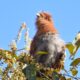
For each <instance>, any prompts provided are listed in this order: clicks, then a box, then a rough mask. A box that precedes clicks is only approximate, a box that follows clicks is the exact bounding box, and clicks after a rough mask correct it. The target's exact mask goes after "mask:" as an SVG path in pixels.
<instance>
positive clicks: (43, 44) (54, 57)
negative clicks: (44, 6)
mask: <svg viewBox="0 0 80 80" xmlns="http://www.w3.org/2000/svg"><path fill="white" fill-rule="evenodd" d="M35 25H36V33H35V36H34V37H33V40H32V42H31V45H30V55H31V56H33V57H34V59H35V60H36V62H38V63H41V64H42V65H43V66H45V67H50V68H53V69H60V70H61V69H62V67H63V66H64V59H65V41H64V40H63V39H62V38H61V37H60V34H59V32H58V30H57V29H56V28H55V26H54V22H53V19H52V16H51V14H50V13H49V12H45V11H41V12H38V13H37V14H36V21H35ZM38 52H43V54H38ZM44 52H46V53H45V54H44Z"/></svg>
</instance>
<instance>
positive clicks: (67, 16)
mask: <svg viewBox="0 0 80 80" xmlns="http://www.w3.org/2000/svg"><path fill="white" fill-rule="evenodd" d="M41 10H43V11H48V12H50V13H51V14H52V16H53V19H54V24H55V27H56V28H57V29H58V31H59V33H60V35H61V37H62V38H63V39H64V40H65V42H70V41H72V40H73V39H74V37H75V35H76V34H77V32H78V31H79V30H80V0H1V1H0V48H4V49H8V44H9V43H10V41H11V40H12V39H14V38H15V37H16V35H17V32H18V30H19V28H20V25H21V24H22V23H23V22H26V24H27V27H29V33H30V37H31V38H33V36H34V34H35V32H36V29H35V19H36V13H37V12H39V11H41Z"/></svg>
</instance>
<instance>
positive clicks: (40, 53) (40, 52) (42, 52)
mask: <svg viewBox="0 0 80 80" xmlns="http://www.w3.org/2000/svg"><path fill="white" fill-rule="evenodd" d="M36 54H39V55H42V54H48V52H45V51H39V52H37V53H36Z"/></svg>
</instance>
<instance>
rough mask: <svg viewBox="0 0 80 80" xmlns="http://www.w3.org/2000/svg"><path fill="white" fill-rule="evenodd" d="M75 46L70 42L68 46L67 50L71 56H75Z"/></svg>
mask: <svg viewBox="0 0 80 80" xmlns="http://www.w3.org/2000/svg"><path fill="white" fill-rule="evenodd" d="M74 47H75V46H74V45H73V44H72V43H71V42H70V43H68V44H66V48H67V49H68V50H69V52H70V54H71V55H73V50H74Z"/></svg>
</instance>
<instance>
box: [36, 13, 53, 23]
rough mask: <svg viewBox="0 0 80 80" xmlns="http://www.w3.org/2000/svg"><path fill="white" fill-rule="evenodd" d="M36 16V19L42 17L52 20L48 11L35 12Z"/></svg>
mask: <svg viewBox="0 0 80 80" xmlns="http://www.w3.org/2000/svg"><path fill="white" fill-rule="evenodd" d="M36 16H37V20H38V19H44V20H47V21H52V18H51V14H50V13H48V12H39V13H37V14H36Z"/></svg>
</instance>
